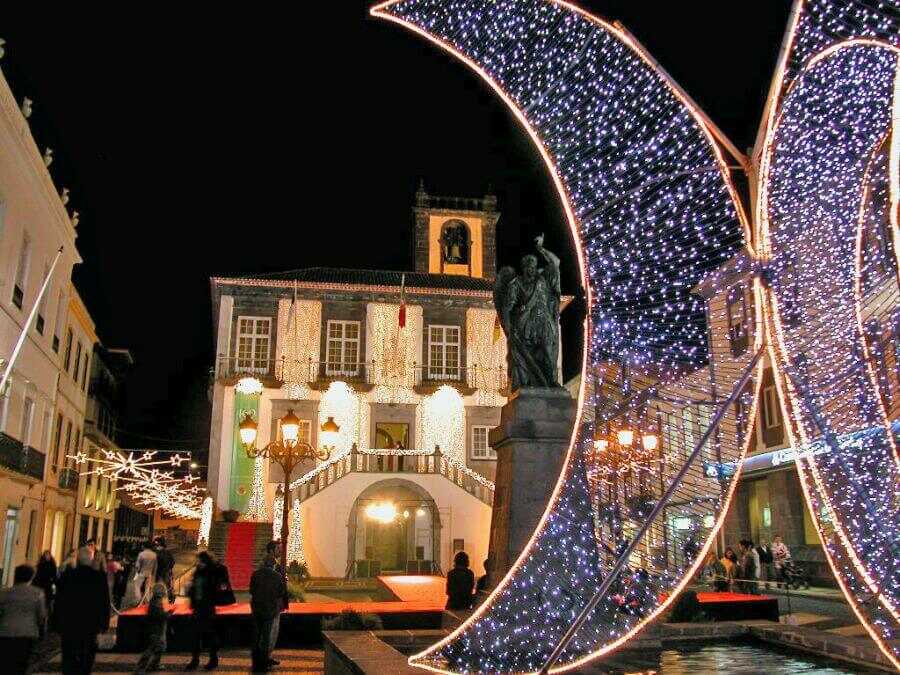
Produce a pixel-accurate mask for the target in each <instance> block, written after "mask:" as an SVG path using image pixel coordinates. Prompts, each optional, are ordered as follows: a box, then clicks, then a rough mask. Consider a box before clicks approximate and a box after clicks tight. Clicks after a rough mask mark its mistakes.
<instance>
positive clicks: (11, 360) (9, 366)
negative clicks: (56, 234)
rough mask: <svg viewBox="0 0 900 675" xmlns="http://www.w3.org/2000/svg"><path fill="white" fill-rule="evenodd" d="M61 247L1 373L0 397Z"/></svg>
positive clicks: (51, 275)
mask: <svg viewBox="0 0 900 675" xmlns="http://www.w3.org/2000/svg"><path fill="white" fill-rule="evenodd" d="M62 252H63V247H62V246H60V247H59V250H58V251H57V252H56V257H55V258H53V263H52V264H51V265H50V269H49V270H47V276H46V277H45V278H44V283H43V285H42V286H41V290H40V292H39V293H38V296H37V298H35V300H34V306H32V308H31V311H30V312H29V313H28V319H27V320H26V321H25V325H24V326H23V327H22V332H21V333H20V334H19V339H18V341H17V342H16V346H15V348H14V349H13V352H12V355H11V356H10V357H9V363H7V364H6V370H5V371H4V372H3V379H2V380H0V395H3V394H2V392H4V391H6V383H7V382H8V381H9V376H10V375H11V374H12V370H13V366H14V365H15V363H16V359H17V358H18V357H19V352H20V351H22V345H24V344H25V338H26V337H28V329H29V328H30V327H31V324H32V322H33V321H34V317H35V315H36V314H37V311H38V307H40V305H41V300H42V299H43V297H44V293H46V292H47V287H48V286H49V285H50V279H51V278H52V277H53V270H54V269H56V264H57V263H58V262H59V258H60V256H61V255H62Z"/></svg>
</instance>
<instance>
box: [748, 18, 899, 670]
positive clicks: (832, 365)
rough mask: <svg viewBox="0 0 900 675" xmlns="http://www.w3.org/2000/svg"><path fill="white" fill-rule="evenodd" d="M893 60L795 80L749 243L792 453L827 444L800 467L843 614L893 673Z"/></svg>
mask: <svg viewBox="0 0 900 675" xmlns="http://www.w3.org/2000/svg"><path fill="white" fill-rule="evenodd" d="M893 40H894V41H896V35H894V36H893ZM898 54H900V50H898V48H897V46H896V45H895V44H892V43H891V42H890V41H888V40H879V39H875V38H871V37H865V38H862V37H855V38H852V39H849V40H845V41H840V42H835V43H834V44H831V45H829V46H827V47H825V48H824V49H821V50H820V51H818V52H816V53H815V54H814V55H813V56H812V57H811V58H809V59H808V60H807V61H806V63H805V65H804V66H803V67H802V68H799V69H796V70H795V71H794V72H793V73H792V75H793V76H792V78H791V80H790V82H789V83H788V84H787V86H786V87H785V91H784V95H783V97H782V98H781V101H780V106H779V108H778V114H777V117H776V118H775V119H774V123H773V125H772V127H771V129H770V131H769V137H768V143H767V146H766V158H765V161H766V173H765V177H766V184H765V191H764V192H763V193H762V198H761V202H762V203H761V205H760V216H761V217H760V225H761V232H760V235H761V240H760V241H761V248H763V249H764V251H765V254H766V256H767V259H768V269H769V278H770V280H771V286H772V291H771V297H770V301H769V302H768V303H767V308H768V312H767V323H768V324H769V327H770V330H771V333H772V335H773V336H774V340H773V341H772V343H773V344H772V354H773V356H774V359H773V361H774V362H775V363H776V364H777V365H778V367H779V368H780V370H781V375H782V377H781V379H780V386H781V388H782V390H783V391H784V392H785V393H786V394H787V396H786V397H785V400H786V402H787V406H786V407H787V408H788V412H789V414H790V417H791V419H792V422H793V424H792V429H791V440H792V445H799V446H804V445H806V444H808V443H810V441H811V440H812V439H813V438H815V437H824V439H825V443H824V445H823V447H822V451H821V452H818V453H806V454H805V455H804V456H801V457H800V459H799V460H798V462H797V466H798V470H799V473H800V478H801V484H802V486H803V489H804V492H805V495H806V498H807V503H808V506H809V509H810V512H811V514H812V515H813V519H814V521H815V523H816V526H817V529H818V532H819V535H820V537H821V539H822V542H823V548H824V550H825V552H826V555H827V557H828V561H829V563H830V565H831V567H832V569H833V571H834V574H835V578H836V579H837V580H838V582H839V584H840V585H841V587H842V589H843V590H844V593H845V595H846V597H847V599H848V601H849V602H850V604H851V606H852V607H853V609H854V611H855V612H856V613H857V616H858V617H859V618H860V620H861V622H862V623H863V625H865V626H866V628H867V629H868V630H869V632H870V634H871V635H872V637H873V638H874V639H875V641H876V642H877V643H878V644H879V645H880V646H881V648H882V651H884V652H885V654H886V655H887V656H888V657H889V658H890V659H891V660H892V662H893V663H894V665H896V666H897V667H900V652H898V650H897V647H896V642H894V643H893V644H894V646H893V647H892V646H891V642H890V641H891V640H892V639H895V638H896V637H897V635H898V631H900V613H898V609H900V502H898V496H897V489H898V485H900V464H898V458H897V439H896V433H897V431H898V429H897V428H896V427H893V428H892V425H893V420H896V419H897V416H898V408H897V406H896V405H895V401H894V398H895V397H896V396H898V395H900V392H892V391H891V384H890V377H889V375H888V372H887V370H886V369H887V366H888V360H887V352H888V351H890V350H891V346H890V337H888V339H887V340H885V333H887V335H888V336H890V335H892V334H893V331H894V330H896V329H897V328H898V327H900V323H898V316H897V314H898V311H900V309H898V308H900V287H898V276H897V263H896V260H897V259H896V247H897V244H898V243H900V242H898V240H897V238H896V222H897V219H896V208H897V206H896V199H895V198H892V194H891V192H892V190H891V186H890V183H891V177H890V166H891V163H892V160H891V154H892V152H893V153H894V154H896V149H897V147H896V145H895V143H894V141H893V139H892V134H893V129H894V128H895V125H896V121H895V119H894V118H895V116H896V107H895V88H896V82H897V73H898ZM893 339H894V340H897V339H898V338H897V337H896V336H895V337H894V338H893ZM893 349H894V354H893V359H894V364H895V368H896V367H897V351H896V347H894V348H893Z"/></svg>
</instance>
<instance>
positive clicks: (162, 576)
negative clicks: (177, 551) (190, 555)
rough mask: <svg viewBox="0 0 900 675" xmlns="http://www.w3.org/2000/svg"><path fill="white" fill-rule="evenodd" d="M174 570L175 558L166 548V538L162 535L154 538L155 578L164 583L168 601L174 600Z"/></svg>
mask: <svg viewBox="0 0 900 675" xmlns="http://www.w3.org/2000/svg"><path fill="white" fill-rule="evenodd" d="M174 571H175V558H174V557H172V553H171V552H170V551H169V549H167V548H166V540H165V538H163V537H158V538H157V539H156V578H157V579H158V580H159V581H161V582H163V583H164V584H165V585H166V592H167V593H168V597H169V602H175V591H174V589H173V579H172V574H173V572H174Z"/></svg>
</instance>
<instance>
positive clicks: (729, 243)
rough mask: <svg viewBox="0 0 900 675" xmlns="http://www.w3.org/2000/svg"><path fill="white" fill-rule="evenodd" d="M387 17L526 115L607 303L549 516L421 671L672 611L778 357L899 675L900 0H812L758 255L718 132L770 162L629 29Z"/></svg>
mask: <svg viewBox="0 0 900 675" xmlns="http://www.w3.org/2000/svg"><path fill="white" fill-rule="evenodd" d="M372 13H373V14H374V15H376V16H379V17H382V18H386V19H389V20H391V21H394V22H396V23H399V24H401V25H403V26H405V27H407V28H409V29H411V30H413V31H414V32H416V33H418V34H420V35H422V36H424V37H425V38H427V39H429V40H430V41H432V42H433V43H435V44H436V45H438V46H440V47H441V48H443V49H444V50H446V51H447V52H449V53H450V54H452V55H454V56H456V57H457V58H459V59H460V60H461V61H463V62H464V63H465V64H466V65H468V66H469V67H470V68H472V69H473V70H474V71H475V72H476V73H477V74H478V75H479V76H480V77H481V78H482V79H484V80H485V82H487V83H488V84H489V85H490V86H491V87H492V88H493V89H494V91H495V92H496V93H497V94H498V95H499V96H500V98H501V99H502V100H503V101H504V102H505V103H506V104H507V106H508V107H509V109H510V110H511V111H512V112H513V114H514V115H515V116H516V118H517V119H518V121H519V122H520V123H521V124H522V126H523V128H524V129H525V131H526V132H527V133H528V134H529V136H530V137H531V139H532V141H533V142H534V144H535V146H536V148H537V149H538V151H539V152H540V154H541V157H542V158H543V159H544V162H545V163H546V165H547V168H548V170H549V172H550V176H551V177H552V179H553V181H554V184H555V186H556V189H557V191H558V193H559V195H560V198H561V201H562V205H563V208H564V210H565V213H566V216H567V219H568V221H569V225H570V228H571V231H572V234H573V237H574V239H575V244H576V250H577V252H578V259H579V265H580V266H581V270H582V278H583V284H584V286H585V289H586V294H587V298H588V306H589V313H588V320H587V323H586V338H587V339H586V341H585V344H586V346H585V365H584V370H583V377H582V389H581V395H580V400H579V418H578V423H577V425H576V429H575V430H574V435H573V438H572V443H571V446H570V449H569V453H568V456H567V461H566V463H565V466H564V468H563V471H562V474H561V476H560V480H559V482H558V484H557V486H556V490H555V492H554V494H553V496H552V497H551V500H550V503H549V504H548V507H547V511H546V512H545V514H544V517H543V518H542V520H541V522H540V523H539V525H538V528H537V530H536V531H535V533H534V535H533V537H532V539H531V541H530V542H529V544H528V546H527V547H526V549H525V551H524V552H523V553H522V555H521V556H520V558H519V559H518V560H517V561H516V563H515V565H514V566H513V567H512V569H511V570H510V571H509V573H508V574H507V575H506V576H505V578H504V579H503V580H502V581H501V582H500V584H499V585H498V587H497V588H496V589H495V591H494V592H493V593H492V594H491V595H490V596H489V597H488V599H487V600H486V601H485V603H484V604H483V605H482V606H481V607H480V608H479V609H478V610H477V611H476V612H475V613H474V614H473V615H472V617H470V619H469V620H468V621H466V622H465V623H464V624H463V625H462V626H460V628H459V629H457V630H456V631H454V632H453V633H452V634H451V635H449V636H448V637H447V638H446V639H444V640H442V641H441V642H439V643H438V644H436V645H434V646H433V647H431V648H430V649H428V650H426V651H425V652H423V653H421V654H418V655H416V656H414V657H412V658H411V659H410V662H411V663H413V664H414V665H417V666H420V667H423V668H427V669H431V670H436V671H441V672H475V671H478V672H482V671H490V672H493V671H517V672H530V671H537V670H540V671H542V672H545V671H547V670H565V669H569V668H573V667H576V666H578V665H579V664H582V663H584V662H585V661H587V660H589V659H591V658H594V657H597V656H599V655H602V654H604V653H607V652H609V651H610V650H612V649H614V648H616V647H618V646H620V645H622V644H624V643H625V642H627V641H628V640H629V639H630V638H631V637H632V636H633V635H635V633H636V632H637V631H639V630H640V629H641V628H642V627H643V626H645V625H646V624H647V623H648V622H649V621H650V620H652V619H653V618H654V617H655V616H657V615H658V614H659V613H660V612H661V611H662V610H663V609H664V608H665V607H666V606H667V604H668V603H669V602H671V600H672V599H673V598H674V597H675V595H676V594H677V593H678V592H679V591H680V590H681V589H682V588H683V587H684V586H685V585H686V583H687V580H688V579H689V578H690V577H691V576H692V575H693V574H694V572H695V571H696V570H697V569H698V567H699V565H700V564H701V562H702V560H703V559H704V556H705V554H706V551H707V549H708V548H709V546H710V544H711V541H712V537H713V535H714V534H715V532H716V530H717V529H718V527H719V526H720V525H721V522H722V519H723V517H724V513H725V511H726V510H727V507H728V504H729V501H730V499H731V495H732V493H733V490H734V487H735V484H736V481H737V477H738V476H739V473H740V466H741V463H742V460H743V456H744V453H745V452H746V449H747V448H746V446H747V443H748V437H749V434H747V433H746V431H747V428H748V424H749V423H750V420H753V419H754V418H755V416H756V407H757V401H758V398H759V396H758V394H759V386H760V379H761V366H762V364H761V361H760V355H761V354H762V353H763V352H767V353H768V356H769V360H770V361H771V364H772V367H773V370H774V378H773V379H774V382H775V384H776V386H777V387H778V389H779V392H780V394H781V400H782V405H783V406H784V408H785V410H786V413H787V419H788V420H789V421H790V423H791V424H790V426H789V428H788V435H789V439H790V441H791V445H792V447H793V448H794V449H795V452H796V455H797V462H796V463H797V468H798V472H799V475H800V478H801V484H802V486H803V491H804V494H805V496H806V499H807V504H808V506H809V509H810V513H811V515H812V517H813V519H814V522H815V524H816V528H817V530H818V533H819V535H820V537H821V538H822V541H823V545H824V546H823V547H824V550H825V552H826V554H827V558H828V561H829V563H830V565H831V567H832V570H833V572H834V574H835V577H836V578H837V580H838V582H839V584H840V585H841V588H842V589H843V590H844V593H845V595H846V596H847V598H848V600H849V602H850V603H851V606H852V607H853V609H854V611H855V612H856V613H857V616H858V617H859V618H860V620H861V621H862V623H863V624H864V625H865V626H866V628H867V630H868V631H869V633H870V635H871V636H872V637H873V639H874V640H875V641H876V642H877V643H878V645H879V646H880V647H881V649H882V651H883V652H884V653H885V654H886V655H887V656H888V658H889V659H890V660H891V661H892V662H893V663H894V665H896V666H898V668H900V655H898V653H897V647H896V644H897V640H896V638H897V637H898V635H900V622H898V609H900V498H898V492H897V486H898V485H900V464H898V451H897V442H898V441H897V434H898V433H900V422H898V421H897V419H898V417H900V390H897V385H896V384H892V383H896V382H898V380H900V347H898V345H900V287H898V267H900V264H898V262H900V231H898V221H900V211H898V202H900V159H898V147H900V139H898V135H900V68H898V48H900V37H898V34H900V0H881V1H879V2H869V1H868V0H863V1H856V2H851V1H850V0H795V4H794V10H793V11H792V13H791V20H790V24H789V27H788V33H787V38H786V41H785V46H784V49H783V52H782V56H781V58H780V60H779V65H778V68H777V71H776V74H775V78H774V80H773V86H772V92H771V94H770V99H769V101H768V104H767V108H766V113H765V116H764V124H763V128H762V132H763V133H762V134H761V137H760V145H759V146H758V148H757V151H756V152H755V153H754V156H755V157H758V159H759V170H758V172H749V173H750V175H751V178H752V176H753V175H754V173H755V175H757V176H758V179H757V181H758V182H757V184H756V190H755V192H756V195H757V198H756V202H755V211H754V214H755V223H754V239H753V242H754V246H753V247H751V246H750V244H749V243H748V242H749V239H750V237H749V231H748V227H747V224H746V223H745V222H744V217H743V214H742V211H741V209H740V206H739V201H738V199H737V197H736V192H735V189H734V187H733V185H732V183H731V179H730V168H731V167H728V166H727V165H726V161H725V158H724V157H723V154H722V152H721V150H720V147H719V146H720V144H721V145H722V146H724V147H725V148H726V149H729V150H730V152H731V155H732V157H733V158H734V159H736V160H737V161H739V162H740V163H741V164H742V165H743V167H744V168H747V167H748V165H749V162H748V161H747V160H746V159H745V158H743V157H742V156H741V155H740V153H739V152H737V151H736V150H734V148H733V146H732V145H730V144H729V143H728V142H727V139H724V137H722V135H721V134H720V133H718V132H717V130H715V129H714V127H713V126H712V124H711V123H710V122H709V121H708V120H706V119H705V118H703V116H702V114H701V113H700V111H699V110H697V108H696V106H695V105H694V104H693V103H692V102H691V101H690V99H689V98H688V97H687V96H686V95H685V94H684V92H682V91H681V90H680V89H679V88H678V87H677V86H676V85H675V84H674V83H673V82H672V81H671V79H670V78H668V76H667V75H666V74H665V73H664V72H663V71H662V70H661V68H660V67H659V66H658V65H657V64H656V63H655V62H654V61H653V59H652V58H651V57H650V56H649V55H648V54H647V53H646V52H645V51H644V50H643V49H642V48H641V47H640V45H638V44H637V42H636V41H635V40H634V39H633V38H632V37H631V36H630V35H629V34H628V33H627V32H626V31H625V30H624V29H623V28H622V27H621V26H619V25H617V24H609V23H607V22H604V21H601V20H599V19H597V18H595V17H592V16H590V15H588V14H587V13H585V12H583V11H582V10H580V9H578V8H577V7H574V6H573V5H570V4H568V3H566V2H561V1H556V2H553V1H549V0H505V1H502V2H500V1H494V2H491V1H488V0H469V1H463V0H392V1H391V2H386V3H383V4H381V5H378V6H377V7H375V8H373V10H372ZM698 296H702V298H703V299H701V298H700V297H698ZM704 300H705V301H704ZM764 336H769V337H767V338H766V339H764ZM891 340H893V344H891ZM891 363H893V368H894V370H895V371H896V372H895V373H894V375H891V374H890V373H889V372H888V371H887V369H888V368H889V367H890V364H891ZM892 387H894V390H892ZM635 430H637V433H638V435H639V436H642V437H643V438H645V439H647V440H646V441H645V442H644V441H642V442H636V441H635V440H634V432H635ZM618 432H622V433H618ZM654 436H655V439H654ZM892 640H893V642H891V641H892ZM892 644H893V645H894V646H892Z"/></svg>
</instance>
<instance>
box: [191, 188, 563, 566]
mask: <svg viewBox="0 0 900 675" xmlns="http://www.w3.org/2000/svg"><path fill="white" fill-rule="evenodd" d="M496 207H497V203H496V198H495V197H493V196H492V195H488V196H486V197H484V198H481V199H464V198H441V197H435V196H432V195H428V194H427V193H426V192H425V191H424V189H423V188H420V190H419V191H418V193H417V194H416V201H415V206H414V208H413V225H414V227H413V230H414V236H413V238H412V246H413V257H414V269H415V271H411V272H405V273H404V272H396V271H383V270H358V269H330V268H329V269H326V268H311V269H303V270H299V271H295V272H290V273H285V274H276V275H267V276H265V277H256V278H223V277H217V278H213V279H212V280H211V290H212V297H213V308H214V323H215V331H216V343H217V361H216V364H215V370H214V374H215V377H214V383H213V387H212V430H211V434H210V436H211V438H210V453H209V476H208V480H209V487H210V491H211V493H212V494H213V496H214V498H215V502H216V505H217V507H218V508H220V509H235V510H238V511H240V512H242V513H245V512H246V511H247V508H248V501H249V500H250V499H251V495H252V494H253V493H254V480H255V479H256V480H257V482H258V483H260V482H261V484H262V488H261V489H262V490H263V491H264V493H265V498H264V501H265V504H266V506H267V509H268V517H269V518H270V519H271V517H272V505H273V502H274V500H275V496H276V486H277V485H278V483H279V482H280V481H281V480H282V476H281V473H280V469H279V468H278V467H277V466H276V465H274V464H269V463H265V462H262V460H257V462H260V463H261V464H262V466H261V476H258V471H257V467H256V462H254V461H253V460H250V459H248V458H247V455H246V452H245V451H244V449H243V447H242V446H241V444H240V439H239V437H238V434H237V424H238V423H239V422H240V421H241V419H242V418H243V416H244V415H245V414H247V413H248V412H249V413H250V414H251V416H253V417H254V418H255V419H256V420H257V421H258V428H259V436H258V441H257V445H258V446H259V447H262V446H264V445H265V444H266V443H267V442H269V441H270V440H274V439H277V437H278V434H279V433H280V427H279V424H278V420H279V419H280V418H281V417H282V416H284V415H285V414H286V413H287V412H288V411H289V410H291V411H293V413H294V414H295V415H297V416H298V417H299V419H300V437H301V439H302V440H304V441H306V442H309V443H310V444H312V445H314V446H318V445H320V440H319V438H318V436H319V433H320V428H321V426H322V424H323V423H324V422H325V421H326V420H328V419H329V418H333V419H334V421H335V422H336V423H337V424H338V425H339V427H340V431H339V432H338V434H337V439H336V441H335V443H334V447H333V448H332V452H331V459H330V460H328V461H327V462H325V463H323V464H321V465H319V466H313V465H308V466H305V467H301V468H300V469H299V470H297V471H296V472H295V474H294V476H295V478H294V480H293V482H292V491H291V492H292V493H291V499H292V503H293V504H294V507H295V509H296V512H297V514H299V515H298V523H299V524H300V529H301V531H302V542H303V549H304V557H305V560H306V562H307V564H308V565H309V569H310V572H311V573H312V574H313V575H314V576H330V577H341V576H344V575H345V574H357V573H360V574H362V573H369V572H371V571H372V570H377V569H380V570H382V571H386V570H406V569H408V568H415V569H419V568H425V567H427V568H428V569H433V568H436V569H441V570H446V569H447V568H448V564H449V562H450V560H451V559H452V556H453V554H454V552H455V551H457V550H461V549H465V550H466V551H467V552H468V553H469V554H470V556H471V559H472V563H473V567H474V568H475V571H476V573H480V571H481V566H482V561H483V560H484V559H485V557H486V555H487V543H488V536H489V529H490V517H491V503H492V499H493V483H492V482H491V481H492V479H493V477H494V473H495V465H496V455H495V454H494V452H493V450H492V449H491V447H490V445H489V443H488V436H489V431H490V429H491V428H493V427H494V426H496V425H497V424H498V423H499V419H500V407H501V406H502V405H503V404H504V403H505V402H506V397H507V393H508V392H507V381H506V343H505V338H504V337H503V335H502V333H501V332H500V330H499V326H497V325H496V313H495V311H494V306H493V297H492V289H493V278H494V275H495V271H496V243H495V242H496V224H497V221H498V219H499V217H500V214H499V212H498V211H497V208H496ZM565 300H566V299H564V304H565ZM246 378H251V379H249V380H247V379H246ZM247 382H249V383H250V385H249V389H246V388H245V386H246V383H247ZM256 489H257V490H259V489H260V488H259V486H258V485H257V488H256ZM379 509H381V510H380V511H379ZM388 512H390V513H392V514H393V516H394V517H392V518H389V519H385V518H381V519H380V520H379V518H378V517H377V516H378V514H379V513H380V514H381V515H384V513H388ZM373 514H374V515H373Z"/></svg>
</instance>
